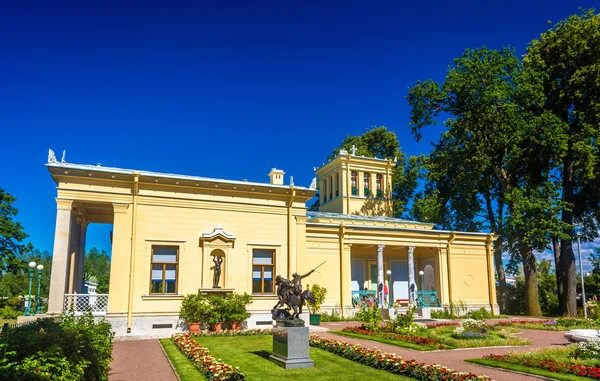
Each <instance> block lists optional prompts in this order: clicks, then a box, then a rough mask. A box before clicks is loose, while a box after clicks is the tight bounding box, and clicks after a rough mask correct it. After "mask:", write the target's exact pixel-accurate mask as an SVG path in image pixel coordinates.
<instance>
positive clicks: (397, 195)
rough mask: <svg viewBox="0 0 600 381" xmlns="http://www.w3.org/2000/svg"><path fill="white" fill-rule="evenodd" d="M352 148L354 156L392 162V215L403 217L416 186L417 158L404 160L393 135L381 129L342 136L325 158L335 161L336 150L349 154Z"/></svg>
mask: <svg viewBox="0 0 600 381" xmlns="http://www.w3.org/2000/svg"><path fill="white" fill-rule="evenodd" d="M352 146H354V147H356V155H358V156H367V157H376V158H378V159H396V161H397V162H396V166H395V167H394V169H393V172H392V187H393V188H392V198H393V207H394V210H393V211H394V215H395V216H397V217H407V216H408V213H409V212H410V209H409V205H410V202H411V201H412V198H413V197H414V194H415V189H416V188H417V186H418V183H417V181H418V179H419V168H420V158H419V157H415V156H411V157H406V155H405V154H404V153H403V152H402V150H401V148H400V143H399V141H398V136H397V135H396V133H395V132H393V131H389V130H388V129H387V127H385V126H381V127H373V128H372V129H370V130H368V131H366V132H365V133H364V134H362V135H359V136H353V135H348V136H346V138H344V140H343V141H342V143H341V144H340V146H339V147H337V148H335V149H334V150H333V154H332V155H330V156H329V158H330V159H331V158H334V157H336V156H337V155H338V154H339V152H340V149H345V150H347V151H350V149H351V148H352Z"/></svg>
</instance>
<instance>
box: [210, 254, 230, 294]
mask: <svg viewBox="0 0 600 381" xmlns="http://www.w3.org/2000/svg"><path fill="white" fill-rule="evenodd" d="M219 258H220V259H219ZM226 259H227V255H226V254H225V252H224V251H223V250H222V249H214V250H212V251H211V252H210V262H211V264H212V266H211V267H210V270H211V271H210V273H211V275H212V278H211V279H210V280H211V281H212V283H211V285H212V287H213V288H225V283H226V279H225V274H226V272H227V266H226V265H225V262H226ZM219 261H220V262H221V263H220V264H219V263H218V262H219ZM217 266H220V267H221V273H220V276H219V282H218V283H217V284H216V286H218V287H215V279H214V278H215V271H216V267H217Z"/></svg>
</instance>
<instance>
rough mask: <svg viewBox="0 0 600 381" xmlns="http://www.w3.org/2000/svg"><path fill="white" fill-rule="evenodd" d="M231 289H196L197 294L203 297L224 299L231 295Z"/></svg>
mask: <svg viewBox="0 0 600 381" xmlns="http://www.w3.org/2000/svg"><path fill="white" fill-rule="evenodd" d="M233 291H234V289H233V288H220V287H219V288H214V287H211V288H208V287H207V288H200V289H198V293H199V294H202V295H204V296H210V295H217V296H221V297H225V296H226V295H227V294H231V293H233Z"/></svg>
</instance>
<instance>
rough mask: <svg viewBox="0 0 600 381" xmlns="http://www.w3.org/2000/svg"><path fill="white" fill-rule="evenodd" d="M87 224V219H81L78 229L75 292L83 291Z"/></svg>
mask: <svg viewBox="0 0 600 381" xmlns="http://www.w3.org/2000/svg"><path fill="white" fill-rule="evenodd" d="M87 226H88V223H87V221H84V220H82V221H81V224H80V231H79V256H78V257H77V270H76V271H75V274H76V275H75V277H76V278H75V292H77V293H83V263H84V261H85V238H86V234H87Z"/></svg>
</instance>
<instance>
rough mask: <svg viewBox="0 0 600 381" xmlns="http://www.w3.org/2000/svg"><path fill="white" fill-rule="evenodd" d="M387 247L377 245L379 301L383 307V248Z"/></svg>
mask: <svg viewBox="0 0 600 381" xmlns="http://www.w3.org/2000/svg"><path fill="white" fill-rule="evenodd" d="M384 247H385V245H377V301H378V302H379V306H380V307H382V306H383V248H384Z"/></svg>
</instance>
